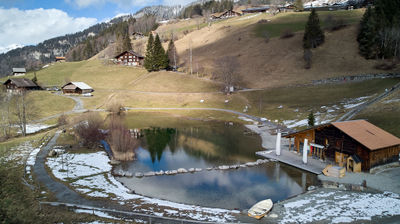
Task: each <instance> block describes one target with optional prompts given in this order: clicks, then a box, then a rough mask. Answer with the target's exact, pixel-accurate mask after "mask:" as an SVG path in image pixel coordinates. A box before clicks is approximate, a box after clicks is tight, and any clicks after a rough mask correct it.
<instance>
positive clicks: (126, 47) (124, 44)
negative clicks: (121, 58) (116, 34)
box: [121, 33, 132, 52]
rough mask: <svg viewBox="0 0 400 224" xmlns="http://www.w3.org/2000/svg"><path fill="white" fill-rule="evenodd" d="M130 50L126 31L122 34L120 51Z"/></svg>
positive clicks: (129, 40) (129, 39)
mask: <svg viewBox="0 0 400 224" xmlns="http://www.w3.org/2000/svg"><path fill="white" fill-rule="evenodd" d="M130 50H132V44H131V38H129V34H128V33H126V34H124V35H123V36H122V51H121V52H124V51H130Z"/></svg>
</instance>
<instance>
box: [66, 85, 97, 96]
mask: <svg viewBox="0 0 400 224" xmlns="http://www.w3.org/2000/svg"><path fill="white" fill-rule="evenodd" d="M61 88H62V91H63V93H64V94H89V93H92V92H93V91H94V90H93V88H92V87H90V86H89V85H88V84H86V83H84V82H69V83H67V84H65V85H64V86H62V87H61Z"/></svg>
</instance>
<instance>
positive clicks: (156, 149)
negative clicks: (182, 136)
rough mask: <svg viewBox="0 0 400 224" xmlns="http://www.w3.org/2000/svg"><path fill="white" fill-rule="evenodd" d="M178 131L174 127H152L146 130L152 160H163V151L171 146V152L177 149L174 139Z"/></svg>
mask: <svg viewBox="0 0 400 224" xmlns="http://www.w3.org/2000/svg"><path fill="white" fill-rule="evenodd" d="M175 133H176V131H175V129H173V128H152V129H146V130H144V134H145V137H146V143H147V149H148V150H149V152H150V156H151V161H152V162H153V163H154V162H155V160H156V158H157V160H158V161H160V160H161V157H162V154H163V151H164V150H165V149H166V148H167V146H169V149H170V150H171V152H174V151H175V144H174V142H173V141H171V140H172V139H174V135H175Z"/></svg>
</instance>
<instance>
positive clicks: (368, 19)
mask: <svg viewBox="0 0 400 224" xmlns="http://www.w3.org/2000/svg"><path fill="white" fill-rule="evenodd" d="M376 25H377V24H376V22H375V19H374V15H373V11H372V9H371V7H368V9H367V11H366V12H365V13H364V16H363V18H362V20H361V22H360V30H359V33H358V35H357V41H358V43H359V45H358V49H359V50H360V54H361V55H362V56H364V57H365V58H367V59H371V58H374V57H375V56H376V54H377V52H376V50H377V45H376V41H377V40H376V39H377V30H376Z"/></svg>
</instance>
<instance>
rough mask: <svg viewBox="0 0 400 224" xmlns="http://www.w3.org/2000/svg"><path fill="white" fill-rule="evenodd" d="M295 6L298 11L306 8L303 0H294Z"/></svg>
mask: <svg viewBox="0 0 400 224" xmlns="http://www.w3.org/2000/svg"><path fill="white" fill-rule="evenodd" d="M294 8H295V9H296V10H297V11H303V10H304V5H303V0H296V1H295V2H294Z"/></svg>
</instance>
